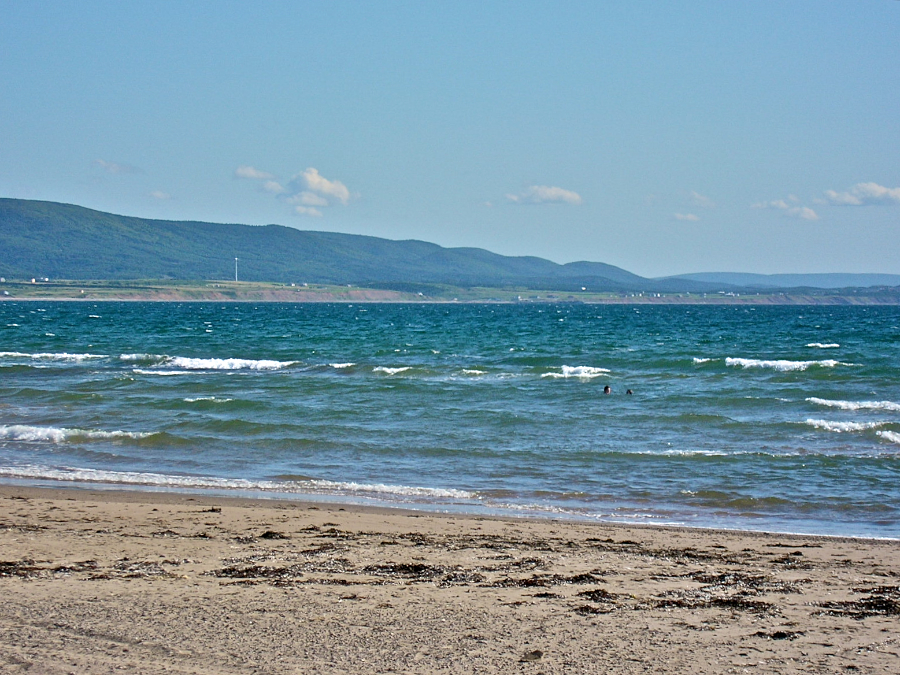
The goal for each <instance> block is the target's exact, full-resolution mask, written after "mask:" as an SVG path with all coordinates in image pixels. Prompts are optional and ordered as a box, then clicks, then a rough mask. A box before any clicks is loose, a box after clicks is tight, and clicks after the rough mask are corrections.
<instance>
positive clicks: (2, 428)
mask: <svg viewBox="0 0 900 675" xmlns="http://www.w3.org/2000/svg"><path fill="white" fill-rule="evenodd" d="M153 435H154V433H153V432H150V433H143V432H133V431H89V430H85V429H67V428H65V427H35V426H30V425H27V424H4V425H0V439H2V440H10V441H46V442H50V443H65V442H67V441H92V440H112V439H122V438H131V439H140V438H147V437H148V436H153Z"/></svg>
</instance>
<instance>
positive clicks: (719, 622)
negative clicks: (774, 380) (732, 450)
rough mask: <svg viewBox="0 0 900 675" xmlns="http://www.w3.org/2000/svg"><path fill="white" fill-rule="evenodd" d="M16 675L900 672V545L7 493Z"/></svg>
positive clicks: (6, 631)
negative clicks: (131, 674) (120, 674)
mask: <svg viewBox="0 0 900 675" xmlns="http://www.w3.org/2000/svg"><path fill="white" fill-rule="evenodd" d="M0 592H2V595H3V598H4V600H5V601H4V602H3V604H2V607H0V672H3V673H19V672H22V673H24V672H28V673H107V672H117V671H130V672H136V673H164V672H165V673H251V672H258V673H387V672H394V673H534V674H537V673H544V674H549V673H583V672H584V673H588V672H589V673H650V672H653V673H686V672H695V673H747V672H750V673H754V672H757V673H800V672H802V673H848V672H853V673H896V672H900V542H897V541H873V540H862V539H860V540H855V539H835V538H819V537H807V536H791V535H777V534H756V533H737V532H722V531H712V530H688V529H675V528H649V527H629V526H618V525H600V524H593V523H578V522H561V521H552V520H525V519H521V520H510V519H493V518H484V517H475V516H456V515H452V516H450V515H441V514H431V513H421V512H411V511H395V510H383V509H367V508H359V507H353V506H344V507H341V506H339V505H324V504H313V503H302V502H282V501H254V500H242V499H231V498H219V497H214V496H209V495H184V494H161V493H139V492H114V491H109V492H107V491H89V490H76V489H71V490H49V489H39V488H21V487H10V486H2V487H0Z"/></svg>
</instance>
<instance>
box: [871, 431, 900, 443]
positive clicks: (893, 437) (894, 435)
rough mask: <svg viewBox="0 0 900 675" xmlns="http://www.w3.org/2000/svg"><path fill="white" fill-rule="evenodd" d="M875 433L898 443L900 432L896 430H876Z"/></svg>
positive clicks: (899, 441)
mask: <svg viewBox="0 0 900 675" xmlns="http://www.w3.org/2000/svg"><path fill="white" fill-rule="evenodd" d="M875 433H876V434H878V435H879V436H880V437H881V438H883V439H884V440H886V441H890V442H891V443H897V444H900V434H898V433H897V432H896V431H876V432H875Z"/></svg>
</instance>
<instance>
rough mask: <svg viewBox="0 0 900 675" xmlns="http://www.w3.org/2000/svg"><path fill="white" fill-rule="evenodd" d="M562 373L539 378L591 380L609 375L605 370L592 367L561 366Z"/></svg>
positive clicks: (607, 370) (545, 374) (548, 374)
mask: <svg viewBox="0 0 900 675" xmlns="http://www.w3.org/2000/svg"><path fill="white" fill-rule="evenodd" d="M561 371H562V372H559V373H544V374H543V375H541V377H554V378H569V377H577V378H580V379H592V378H594V377H600V376H601V375H606V374H608V373H609V369H607V368H595V367H594V366H563V367H562V368H561Z"/></svg>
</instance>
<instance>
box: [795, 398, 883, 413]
mask: <svg viewBox="0 0 900 675" xmlns="http://www.w3.org/2000/svg"><path fill="white" fill-rule="evenodd" d="M806 400H807V401H809V402H810V403H815V404H816V405H824V406H827V407H829V408H839V409H841V410H891V411H893V412H900V403H894V402H893V401H832V400H828V399H824V398H816V397H815V396H810V397H809V398H807V399H806Z"/></svg>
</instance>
